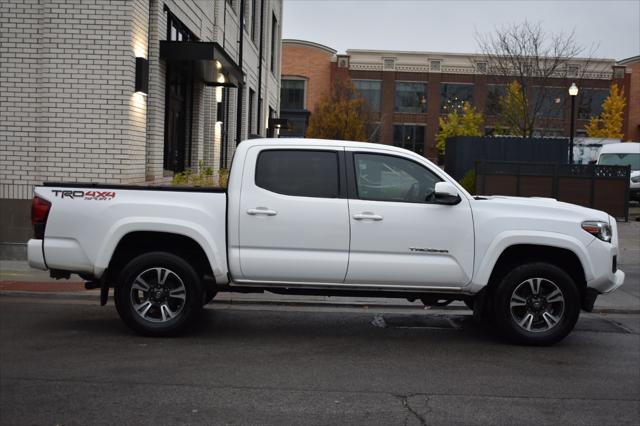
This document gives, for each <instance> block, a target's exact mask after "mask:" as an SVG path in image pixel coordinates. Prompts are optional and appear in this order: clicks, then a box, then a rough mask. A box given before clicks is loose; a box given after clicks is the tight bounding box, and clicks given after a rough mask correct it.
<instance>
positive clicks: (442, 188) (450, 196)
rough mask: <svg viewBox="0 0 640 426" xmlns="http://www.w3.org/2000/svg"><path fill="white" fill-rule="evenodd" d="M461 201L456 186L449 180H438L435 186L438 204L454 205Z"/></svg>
mask: <svg viewBox="0 0 640 426" xmlns="http://www.w3.org/2000/svg"><path fill="white" fill-rule="evenodd" d="M460 201H461V199H460V195H458V191H457V190H456V188H455V186H453V185H451V184H450V183H449V182H438V183H436V187H435V202H436V204H446V205H454V204H458V203H459V202H460Z"/></svg>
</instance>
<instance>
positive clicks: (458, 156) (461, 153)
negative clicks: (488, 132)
mask: <svg viewBox="0 0 640 426" xmlns="http://www.w3.org/2000/svg"><path fill="white" fill-rule="evenodd" d="M445 143H446V152H445V158H444V169H445V170H446V172H447V173H448V174H450V175H451V176H453V177H454V179H456V180H460V179H462V177H463V176H464V175H465V173H467V172H468V171H469V170H473V168H474V167H475V163H476V161H478V160H484V161H536V162H540V163H559V164H566V163H567V162H568V156H569V140H568V139H567V138H518V137H506V136H500V137H489V136H456V137H453V138H449V139H447V141H446V142H445Z"/></svg>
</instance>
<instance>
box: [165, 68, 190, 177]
mask: <svg viewBox="0 0 640 426" xmlns="http://www.w3.org/2000/svg"><path fill="white" fill-rule="evenodd" d="M192 84H193V79H192V73H191V67H190V66H189V64H188V63H183V62H171V63H169V65H168V66H167V86H166V104H165V132H164V169H165V170H171V171H174V172H181V171H183V170H184V169H185V167H189V166H190V161H189V159H190V157H191V89H192Z"/></svg>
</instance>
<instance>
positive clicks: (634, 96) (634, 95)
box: [283, 55, 640, 142]
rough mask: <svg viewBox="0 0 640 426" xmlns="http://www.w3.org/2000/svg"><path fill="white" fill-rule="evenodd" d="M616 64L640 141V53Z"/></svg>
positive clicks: (629, 135) (633, 133) (631, 128)
mask: <svg viewBox="0 0 640 426" xmlns="http://www.w3.org/2000/svg"><path fill="white" fill-rule="evenodd" d="M283 60H284V58H283ZM616 65H617V66H618V67H624V70H625V83H626V84H627V90H626V91H625V95H626V98H627V107H626V110H625V115H624V122H625V126H624V136H625V140H628V141H635V142H640V55H638V56H633V57H631V58H627V59H623V60H621V61H618V63H617V64H616ZM620 69H621V68H620ZM620 72H621V71H619V73H620Z"/></svg>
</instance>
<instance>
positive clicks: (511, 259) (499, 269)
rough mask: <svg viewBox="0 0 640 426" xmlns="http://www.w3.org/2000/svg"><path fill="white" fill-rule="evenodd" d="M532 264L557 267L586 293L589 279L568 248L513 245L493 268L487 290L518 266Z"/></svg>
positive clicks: (506, 249) (581, 291)
mask: <svg viewBox="0 0 640 426" xmlns="http://www.w3.org/2000/svg"><path fill="white" fill-rule="evenodd" d="M532 262H545V263H549V264H551V265H554V266H557V267H558V268H560V269H562V270H563V271H565V272H566V273H567V274H568V275H569V276H570V277H571V278H572V279H573V281H574V282H575V283H576V286H577V287H578V290H579V291H580V293H581V294H582V293H583V292H584V291H585V289H586V285H587V279H586V275H585V269H584V266H583V264H582V262H581V260H580V257H579V256H578V255H577V254H576V253H575V252H573V251H572V250H570V249H568V248H564V247H557V246H553V245H543V244H513V245H510V246H508V247H506V248H505V249H504V250H503V251H502V252H501V253H500V256H499V257H498V258H497V259H496V261H495V263H494V265H493V267H492V268H491V274H490V275H489V278H488V281H487V283H486V285H487V288H488V289H490V288H492V287H493V286H495V285H497V284H498V283H499V282H500V281H501V280H502V278H503V277H504V276H505V275H506V274H507V273H508V272H509V271H511V270H512V269H513V268H515V267H516V266H519V265H523V264H526V263H532Z"/></svg>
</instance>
